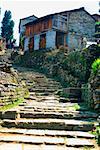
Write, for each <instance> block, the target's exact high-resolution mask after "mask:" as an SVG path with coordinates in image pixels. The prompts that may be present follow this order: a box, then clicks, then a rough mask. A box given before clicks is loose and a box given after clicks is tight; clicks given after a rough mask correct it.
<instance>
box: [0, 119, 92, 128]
mask: <svg viewBox="0 0 100 150" xmlns="http://www.w3.org/2000/svg"><path fill="white" fill-rule="evenodd" d="M1 125H2V127H8V128H11V127H15V128H23V129H49V130H52V129H53V130H68V131H69V130H70V131H91V130H92V129H93V128H94V123H92V122H88V121H80V120H73V119H70V120H67V119H51V118H49V119H48V118H47V119H45V118H42V119H17V120H8V119H4V120H3V121H2V123H1Z"/></svg>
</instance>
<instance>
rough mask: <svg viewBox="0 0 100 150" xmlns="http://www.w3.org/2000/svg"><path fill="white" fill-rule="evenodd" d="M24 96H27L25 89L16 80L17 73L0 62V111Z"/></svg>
mask: <svg viewBox="0 0 100 150" xmlns="http://www.w3.org/2000/svg"><path fill="white" fill-rule="evenodd" d="M26 96H28V90H27V87H26V86H25V84H24V83H23V82H21V81H19V80H18V73H17V72H16V71H15V70H14V69H13V68H12V67H11V65H9V64H7V62H0V110H2V109H3V107H4V106H8V105H13V104H15V103H17V102H18V101H20V100H22V99H24V98H25V97H26Z"/></svg>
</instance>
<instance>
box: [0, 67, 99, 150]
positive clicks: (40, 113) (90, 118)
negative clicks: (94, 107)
mask: <svg viewBox="0 0 100 150" xmlns="http://www.w3.org/2000/svg"><path fill="white" fill-rule="evenodd" d="M18 71H19V80H21V81H22V80H24V81H25V82H26V84H27V87H28V89H29V91H30V96H29V98H27V99H26V100H25V101H24V102H23V103H22V104H20V105H19V106H18V107H16V108H13V109H10V110H7V111H6V112H0V118H1V121H0V150H40V149H41V150H77V149H78V150H87V149H90V150H92V149H93V150H99V148H98V146H97V145H96V143H95V140H94V138H95V137H94V135H92V134H91V133H90V132H89V131H92V130H93V129H94V125H95V123H96V120H97V117H98V115H97V114H96V113H94V112H90V111H89V110H88V109H87V108H86V107H83V103H80V104H79V105H80V108H79V110H77V109H76V108H75V106H76V105H77V103H71V102H66V103H62V102H60V99H61V97H60V96H58V95H56V93H57V91H59V90H62V86H61V85H60V83H59V82H56V81H54V80H53V79H49V78H46V76H44V75H43V74H40V73H37V72H33V71H31V70H28V71H27V70H25V69H24V68H21V69H19V70H18Z"/></svg>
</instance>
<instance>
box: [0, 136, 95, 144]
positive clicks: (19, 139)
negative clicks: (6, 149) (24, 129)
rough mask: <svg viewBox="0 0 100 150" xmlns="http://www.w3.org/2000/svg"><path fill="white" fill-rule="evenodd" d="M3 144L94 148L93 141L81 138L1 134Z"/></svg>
mask: <svg viewBox="0 0 100 150" xmlns="http://www.w3.org/2000/svg"><path fill="white" fill-rule="evenodd" d="M0 141H1V142H16V143H27V144H37V145H38V144H47V145H51V144H52V145H58V144H59V145H66V146H71V147H82V146H88V147H94V143H93V142H92V140H88V139H80V138H77V139H75V138H65V137H49V136H33V135H30V136H28V135H22V134H21V135H19V134H8V133H7V134H6V133H5V134H4V133H0Z"/></svg>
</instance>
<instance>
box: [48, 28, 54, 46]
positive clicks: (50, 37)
mask: <svg viewBox="0 0 100 150" xmlns="http://www.w3.org/2000/svg"><path fill="white" fill-rule="evenodd" d="M55 43H56V31H54V30H49V31H47V33H46V48H55V45H56V44H55Z"/></svg>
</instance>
